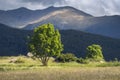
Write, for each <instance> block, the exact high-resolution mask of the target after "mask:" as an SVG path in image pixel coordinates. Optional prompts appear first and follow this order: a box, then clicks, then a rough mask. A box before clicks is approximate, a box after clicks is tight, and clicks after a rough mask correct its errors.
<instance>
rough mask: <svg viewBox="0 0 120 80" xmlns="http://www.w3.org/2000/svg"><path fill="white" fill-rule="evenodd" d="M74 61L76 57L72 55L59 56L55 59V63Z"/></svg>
mask: <svg viewBox="0 0 120 80" xmlns="http://www.w3.org/2000/svg"><path fill="white" fill-rule="evenodd" d="M76 60H77V57H76V56H75V55H74V54H72V53H66V54H61V55H60V56H58V57H57V58H56V59H55V61H57V62H72V61H76Z"/></svg>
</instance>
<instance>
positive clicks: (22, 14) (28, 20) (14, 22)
mask: <svg viewBox="0 0 120 80" xmlns="http://www.w3.org/2000/svg"><path fill="white" fill-rule="evenodd" d="M64 9H65V10H69V9H70V10H71V11H73V10H74V11H76V12H74V11H73V12H74V13H76V14H79V13H80V14H82V15H85V16H90V15H88V14H85V13H83V12H80V11H79V10H77V9H75V8H72V7H60V8H59V7H53V6H51V7H48V8H47V9H43V10H29V9H27V8H24V7H21V8H18V9H15V10H8V11H2V10H1V11H0V23H2V24H6V25H9V26H11V27H14V28H23V27H25V26H26V25H28V24H32V23H33V22H36V21H38V20H39V19H40V18H43V17H44V16H46V15H47V14H51V13H54V12H55V13H56V12H57V13H59V11H61V10H64ZM61 12H62V11H61Z"/></svg>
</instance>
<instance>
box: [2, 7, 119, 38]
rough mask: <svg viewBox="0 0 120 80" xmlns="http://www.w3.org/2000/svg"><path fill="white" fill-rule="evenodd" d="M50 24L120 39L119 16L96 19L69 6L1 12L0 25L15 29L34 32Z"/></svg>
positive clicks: (61, 28) (59, 27) (60, 27)
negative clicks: (42, 25)
mask: <svg viewBox="0 0 120 80" xmlns="http://www.w3.org/2000/svg"><path fill="white" fill-rule="evenodd" d="M49 22H50V23H53V24H54V25H55V27H56V28H58V29H60V30H68V29H73V30H79V31H85V32H89V33H93V34H99V35H103V36H108V37H112V38H118V39H120V16H117V15H116V16H102V17H94V16H91V15H89V14H87V13H85V12H83V11H80V10H77V9H75V8H73V7H69V6H66V7H53V6H51V7H49V8H46V9H43V10H29V9H27V8H24V7H22V8H19V9H15V10H8V11H2V10H1V11H0V23H2V24H5V25H8V26H12V27H13V28H18V29H24V30H32V29H33V28H35V27H37V26H39V25H41V24H44V23H49Z"/></svg>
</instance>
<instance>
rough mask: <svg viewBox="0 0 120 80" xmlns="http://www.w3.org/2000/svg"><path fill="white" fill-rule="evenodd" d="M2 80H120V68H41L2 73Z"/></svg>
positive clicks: (0, 79)
mask: <svg viewBox="0 0 120 80" xmlns="http://www.w3.org/2000/svg"><path fill="white" fill-rule="evenodd" d="M0 80H120V67H89V68H87V67H86V68H84V67H41V68H40V69H38V70H17V71H1V72H0Z"/></svg>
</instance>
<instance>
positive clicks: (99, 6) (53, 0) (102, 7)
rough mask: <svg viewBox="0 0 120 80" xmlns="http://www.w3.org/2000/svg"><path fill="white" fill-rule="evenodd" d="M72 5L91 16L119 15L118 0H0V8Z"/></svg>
mask: <svg viewBox="0 0 120 80" xmlns="http://www.w3.org/2000/svg"><path fill="white" fill-rule="evenodd" d="M49 6H55V7H61V6H72V7H74V8H77V9H79V10H81V11H84V12H86V13H89V14H91V15H93V16H104V15H120V0H0V10H11V9H17V8H20V7H26V8H28V9H32V10H36V9H44V8H47V7H49Z"/></svg>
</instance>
